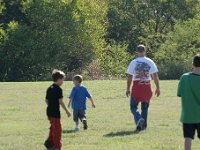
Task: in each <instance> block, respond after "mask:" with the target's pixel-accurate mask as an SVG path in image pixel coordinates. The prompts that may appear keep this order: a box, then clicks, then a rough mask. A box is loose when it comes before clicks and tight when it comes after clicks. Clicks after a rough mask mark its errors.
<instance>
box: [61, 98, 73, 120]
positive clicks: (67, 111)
mask: <svg viewBox="0 0 200 150" xmlns="http://www.w3.org/2000/svg"><path fill="white" fill-rule="evenodd" d="M59 103H60V105H61V107H62V108H63V109H64V110H65V112H66V113H67V116H68V117H70V116H71V113H70V112H69V110H68V109H67V107H66V106H65V103H64V102H63V99H62V98H61V99H59Z"/></svg>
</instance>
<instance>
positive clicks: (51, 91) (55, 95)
mask: <svg viewBox="0 0 200 150" xmlns="http://www.w3.org/2000/svg"><path fill="white" fill-rule="evenodd" d="M61 98H63V94H62V89H61V88H60V87H59V86H58V85H56V84H52V85H51V86H50V87H49V88H48V89H47V93H46V99H47V100H48V106H47V116H48V117H54V118H60V104H59V99H61Z"/></svg>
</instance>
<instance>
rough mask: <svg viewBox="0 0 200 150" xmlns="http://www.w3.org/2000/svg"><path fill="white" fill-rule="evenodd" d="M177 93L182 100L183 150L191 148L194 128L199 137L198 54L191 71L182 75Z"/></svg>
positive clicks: (199, 72) (199, 74) (199, 91)
mask: <svg viewBox="0 0 200 150" xmlns="http://www.w3.org/2000/svg"><path fill="white" fill-rule="evenodd" d="M177 95H178V96H179V97H181V100H182V111H181V119H180V121H181V122H182V123H183V134H184V138H185V150H191V147H192V140H193V139H194V135H195V131H196V130H197V132H198V138H199V139H200V55H196V56H194V58H193V72H190V73H185V74H183V75H182V77H181V79H180V81H179V85H178V93H177Z"/></svg>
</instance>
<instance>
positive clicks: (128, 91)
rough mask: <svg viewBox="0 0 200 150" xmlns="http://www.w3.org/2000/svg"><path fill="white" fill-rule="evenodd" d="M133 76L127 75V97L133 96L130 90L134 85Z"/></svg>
mask: <svg viewBox="0 0 200 150" xmlns="http://www.w3.org/2000/svg"><path fill="white" fill-rule="evenodd" d="M132 79H133V75H130V74H128V75H127V90H126V96H127V97H129V96H130V94H131V91H130V88H131V83H132Z"/></svg>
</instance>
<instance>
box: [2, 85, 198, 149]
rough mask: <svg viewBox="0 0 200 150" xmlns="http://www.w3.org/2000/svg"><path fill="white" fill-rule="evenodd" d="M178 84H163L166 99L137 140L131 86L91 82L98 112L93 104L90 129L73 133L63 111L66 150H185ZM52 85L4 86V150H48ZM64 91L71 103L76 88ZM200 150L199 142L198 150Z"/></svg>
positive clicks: (154, 106) (156, 101) (158, 101)
mask: <svg viewBox="0 0 200 150" xmlns="http://www.w3.org/2000/svg"><path fill="white" fill-rule="evenodd" d="M177 83H178V81H161V88H162V90H161V92H162V95H161V96H160V97H159V98H156V97H153V99H152V101H151V106H150V110H149V128H148V130H146V131H144V132H141V133H140V134H134V133H133V131H134V129H135V125H134V122H133V117H132V115H131V113H130V111H129V99H128V98H126V97H125V89H126V82H125V81H85V82H84V85H86V86H87V87H88V89H89V90H90V92H91V93H92V95H93V97H94V99H95V101H96V106H97V108H95V109H93V108H91V105H90V103H89V102H88V111H87V114H88V125H89V129H88V130H87V131H83V130H82V129H81V131H80V132H73V129H74V123H73V121H72V118H67V116H66V115H65V114H64V113H63V111H62V126H63V136H62V140H63V148H62V149H63V150H130V149H134V150H183V138H182V125H181V123H180V122H179V114H180V100H179V98H177V97H176V89H177ZM50 84H51V83H50V82H35V83H0V93H1V94H0V150H45V148H44V147H43V142H44V140H45V138H46V137H47V134H48V128H49V122H48V121H47V118H46V112H45V111H46V105H45V102H44V97H45V92H46V88H47V87H48V86H49V85H50ZM72 86H73V85H72V83H71V82H65V83H64V85H63V87H62V88H63V90H64V96H65V102H67V97H68V95H69V93H70V91H71V88H72ZM199 149H200V142H199V141H198V140H197V138H196V139H195V140H194V145H193V150H199Z"/></svg>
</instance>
